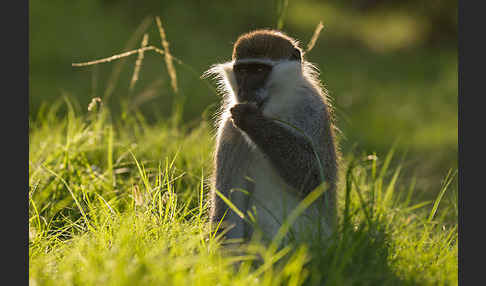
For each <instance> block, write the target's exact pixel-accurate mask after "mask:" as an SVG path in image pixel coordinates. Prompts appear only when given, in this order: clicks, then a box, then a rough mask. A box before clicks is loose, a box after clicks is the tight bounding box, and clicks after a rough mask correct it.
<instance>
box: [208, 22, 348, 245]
mask: <svg viewBox="0 0 486 286" xmlns="http://www.w3.org/2000/svg"><path fill="white" fill-rule="evenodd" d="M210 76H213V78H215V79H217V84H218V90H219V92H220V93H222V104H221V108H220V110H219V111H218V112H217V114H216V117H217V118H216V120H215V122H216V124H215V126H216V128H217V129H216V130H217V131H216V140H215V141H216V142H215V149H214V156H213V163H214V170H213V174H212V177H211V189H210V197H209V199H210V214H209V220H210V222H211V223H213V224H214V225H217V224H219V223H220V222H222V223H221V225H220V227H219V229H218V230H219V231H225V234H224V236H225V237H226V238H231V239H242V240H248V239H250V237H251V236H252V234H253V233H254V231H255V229H259V230H261V233H263V235H264V236H265V237H266V238H267V239H271V238H272V237H274V236H275V234H276V233H277V232H278V230H279V228H280V227H281V225H282V223H283V221H284V220H285V219H286V217H287V216H288V215H289V214H290V212H291V211H292V210H294V209H295V207H296V206H297V205H298V204H299V203H300V202H301V201H302V200H303V199H304V198H305V197H306V196H307V195H308V194H309V193H310V192H311V191H312V190H314V189H315V188H317V187H318V186H320V185H321V184H323V183H325V184H326V186H327V190H326V191H325V192H324V194H323V195H321V197H319V198H318V199H317V200H316V201H315V202H314V203H313V204H312V205H311V206H310V207H309V208H308V209H306V211H305V212H304V214H302V215H301V216H300V217H299V218H298V219H297V220H296V221H295V222H294V224H293V225H292V233H293V235H294V237H296V238H297V237H301V238H304V239H305V236H306V235H308V233H309V231H310V233H311V234H314V235H324V236H329V235H330V234H331V233H332V232H333V228H334V226H335V225H336V221H337V211H336V208H337V206H336V185H337V177H338V176H337V173H338V160H339V150H338V148H337V143H336V138H335V132H336V131H335V130H337V128H336V126H335V124H334V118H333V113H332V112H333V111H332V106H331V104H330V98H329V95H328V94H327V90H326V89H325V88H324V87H323V86H322V84H321V82H320V80H319V71H318V68H317V67H316V66H315V65H314V64H312V63H310V62H308V61H307V60H305V59H304V55H303V51H302V49H301V48H300V46H299V42H298V41H297V40H295V39H294V38H292V37H290V36H288V35H287V34H285V33H284V32H282V31H279V30H273V29H259V30H254V31H250V32H248V33H245V34H242V35H241V36H239V37H238V39H237V40H236V42H235V43H234V45H233V52H232V60H231V61H228V62H225V63H220V64H214V65H212V66H211V67H210V69H208V70H207V71H206V72H205V73H204V74H203V77H210ZM322 174H323V176H322ZM323 181H324V182H323ZM216 191H218V192H220V193H221V194H222V195H223V196H224V197H226V198H228V199H229V200H230V201H231V203H232V204H233V205H234V206H235V207H236V208H237V209H238V210H240V212H241V213H240V214H238V212H236V211H234V210H233V208H231V207H229V206H228V204H227V203H226V202H225V201H224V200H223V199H222V198H221V196H220V195H218V194H217V193H216ZM252 211H253V212H252ZM241 214H243V215H245V216H247V215H248V217H252V216H253V217H254V220H255V222H256V224H254V225H251V224H250V223H248V220H247V219H246V220H245V219H243V217H242V216H241ZM249 214H252V215H249ZM316 220H317V221H318V225H317V226H316V225H315V224H314V225H313V224H311V222H312V221H316ZM316 229H319V233H317V231H316Z"/></svg>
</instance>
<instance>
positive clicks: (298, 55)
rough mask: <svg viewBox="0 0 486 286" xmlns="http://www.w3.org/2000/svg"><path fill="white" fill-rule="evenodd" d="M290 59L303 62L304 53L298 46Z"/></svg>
mask: <svg viewBox="0 0 486 286" xmlns="http://www.w3.org/2000/svg"><path fill="white" fill-rule="evenodd" d="M290 59H291V60H296V61H299V62H302V53H301V52H300V50H299V49H298V48H294V51H293V52H292V56H291V57H290Z"/></svg>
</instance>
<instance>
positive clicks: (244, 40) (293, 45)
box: [233, 29, 302, 62]
mask: <svg viewBox="0 0 486 286" xmlns="http://www.w3.org/2000/svg"><path fill="white" fill-rule="evenodd" d="M248 58H267V59H271V60H282V59H287V60H297V61H299V62H301V61H302V50H301V49H300V47H299V43H298V42H297V41H296V40H294V39H293V38H291V37H289V36H287V35H285V34H284V33H282V32H280V31H277V30H268V29H262V30H256V31H252V32H249V33H246V34H243V35H241V36H240V37H239V38H238V40H237V41H236V43H235V44H234V46H233V60H241V59H248Z"/></svg>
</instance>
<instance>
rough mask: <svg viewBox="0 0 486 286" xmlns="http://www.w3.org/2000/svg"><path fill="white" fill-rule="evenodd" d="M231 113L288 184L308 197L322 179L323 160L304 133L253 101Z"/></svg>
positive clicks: (237, 124) (235, 121)
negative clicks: (319, 157) (320, 162)
mask: <svg viewBox="0 0 486 286" xmlns="http://www.w3.org/2000/svg"><path fill="white" fill-rule="evenodd" d="M231 113H232V119H233V123H234V124H235V125H236V126H237V127H238V128H240V129H241V130H243V131H244V132H245V133H246V134H247V135H248V136H249V137H250V139H251V140H252V141H253V142H254V143H255V144H256V145H257V146H258V148H259V149H260V150H261V151H263V153H264V154H266V155H267V156H268V158H269V160H270V162H271V163H272V165H273V166H274V167H275V168H276V170H277V172H278V173H279V174H280V176H282V177H283V179H284V180H285V181H286V182H287V184H289V185H290V186H292V187H294V188H296V189H297V190H298V191H299V192H300V193H301V194H302V195H304V196H305V195H307V194H308V193H309V192H310V191H312V190H313V189H314V188H316V187H317V186H318V185H319V184H320V183H321V182H322V180H321V176H320V170H319V163H318V161H317V158H316V156H315V154H314V151H313V149H312V145H311V143H310V142H309V141H308V139H307V138H306V137H304V135H302V134H300V133H298V132H297V131H295V130H293V129H291V128H290V127H287V126H285V125H283V124H282V123H279V122H276V121H274V120H272V119H270V118H267V117H265V116H264V115H263V114H262V112H261V111H260V110H259V109H258V108H257V107H256V106H255V105H252V104H237V105H235V106H234V107H233V108H232V109H231Z"/></svg>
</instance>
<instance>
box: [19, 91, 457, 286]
mask: <svg viewBox="0 0 486 286" xmlns="http://www.w3.org/2000/svg"><path fill="white" fill-rule="evenodd" d="M71 101H72V100H70V99H66V100H64V101H59V102H58V103H57V104H55V105H54V107H52V108H50V109H46V112H45V113H44V114H43V115H42V116H41V117H39V118H36V119H35V120H33V122H32V124H31V127H30V130H29V141H30V142H29V143H30V151H29V158H30V161H29V186H30V192H29V230H30V231H29V277H30V281H31V283H32V284H36V285H60V284H62V285H100V284H103V285H161V284H163V285H216V284H220V285H282V284H284V285H322V283H324V282H325V283H326V285H350V284H353V285H354V284H359V285H437V284H439V285H457V223H456V224H450V223H446V222H445V220H444V213H447V212H452V211H454V209H455V208H457V204H453V203H450V202H448V201H444V200H440V198H441V196H439V194H440V195H442V194H444V193H445V192H450V190H449V189H450V188H451V187H453V186H452V185H448V183H449V182H451V181H453V180H454V178H455V176H454V175H455V174H454V172H452V173H451V174H450V175H449V176H448V177H447V178H444V182H443V187H442V189H437V190H431V192H434V193H436V194H437V196H438V197H437V200H435V201H428V202H420V203H412V200H411V199H410V198H411V197H412V196H413V195H414V194H413V191H414V186H413V180H410V179H409V178H401V177H400V169H396V170H394V169H390V167H389V166H390V165H389V164H390V161H391V160H392V159H393V153H392V152H390V153H389V154H388V156H387V157H385V158H383V159H381V158H378V157H376V156H367V155H366V154H365V155H363V156H362V155H359V154H355V155H353V154H349V155H348V156H346V157H345V160H344V162H345V164H344V166H343V172H342V177H343V178H342V182H341V185H340V187H339V194H340V195H339V209H340V223H339V225H338V231H337V232H336V233H335V236H334V237H333V238H332V239H331V242H326V244H323V241H310V242H309V243H305V244H304V243H295V242H294V243H292V242H291V243H290V244H287V245H284V246H280V247H279V248H278V249H273V248H269V247H268V246H266V245H265V244H264V243H263V242H258V241H255V242H253V243H251V244H249V245H247V246H246V247H241V249H240V250H239V251H238V252H231V251H229V250H228V249H225V248H223V247H222V246H221V240H220V238H219V237H217V236H214V235H212V234H211V231H210V229H209V225H208V224H207V215H208V209H207V208H208V206H207V200H206V197H207V192H208V188H207V179H208V176H209V174H210V171H211V150H212V137H211V131H210V128H209V124H208V123H207V122H203V123H202V124H201V125H200V126H196V127H192V128H187V127H184V126H177V125H173V124H169V123H164V122H160V123H158V124H156V125H147V124H145V123H144V120H143V117H142V116H141V115H140V114H137V113H136V112H134V113H133V114H131V116H127V117H126V118H127V119H125V121H121V122H112V121H111V120H110V114H109V110H108V109H107V108H106V107H104V106H102V105H100V104H99V103H98V104H97V105H96V108H95V107H92V110H91V111H90V112H89V113H88V114H87V115H80V114H79V110H78V111H77V109H76V107H75V106H77V104H74V103H71ZM62 105H67V106H68V110H69V112H68V116H66V117H64V118H62V119H59V118H57V117H56V116H55V111H56V108H57V107H59V106H62ZM439 205H440V206H441V208H438V207H439ZM235 262H240V263H237V264H235Z"/></svg>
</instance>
